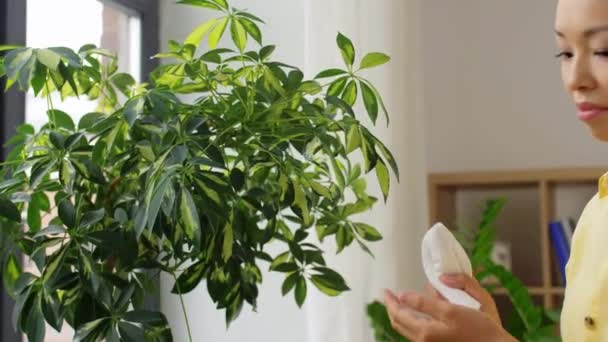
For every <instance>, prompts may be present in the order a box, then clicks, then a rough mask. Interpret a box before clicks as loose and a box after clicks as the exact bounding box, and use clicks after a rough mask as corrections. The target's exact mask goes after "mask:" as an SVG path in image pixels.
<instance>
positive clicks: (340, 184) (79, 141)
mask: <svg viewBox="0 0 608 342" xmlns="http://www.w3.org/2000/svg"><path fill="white" fill-rule="evenodd" d="M179 2H180V3H182V4H187V5H192V6H198V7H204V8H207V9H211V10H215V11H218V12H220V13H221V16H220V17H219V18H216V19H212V20H210V21H208V22H206V23H204V24H202V25H200V26H199V27H197V28H196V29H195V30H194V31H193V32H192V33H191V34H190V35H189V36H188V37H187V38H186V40H185V41H184V42H183V43H179V42H176V41H171V42H170V43H169V51H168V52H166V53H161V54H159V55H157V56H156V57H157V58H163V59H167V60H168V62H167V63H166V64H163V65H161V66H160V67H158V68H157V69H156V70H155V71H154V72H153V73H152V74H151V75H150V82H149V83H143V84H137V83H136V82H135V80H134V79H133V77H131V76H130V75H128V74H125V73H121V72H119V71H118V70H117V62H116V57H115V56H114V55H113V54H112V53H111V52H109V51H106V50H103V49H99V48H97V47H95V46H93V45H85V46H83V47H82V48H81V49H80V50H78V51H73V50H71V49H68V48H64V47H51V48H42V49H38V48H29V47H10V46H4V47H2V48H1V50H3V51H5V54H4V55H3V57H0V59H1V60H0V62H1V63H0V75H2V76H4V78H5V79H6V88H7V89H8V88H10V87H19V88H20V90H22V91H27V90H28V89H31V91H33V93H34V94H35V95H36V96H40V97H43V98H46V99H47V101H48V111H47V115H48V122H47V123H46V124H45V125H44V126H42V127H41V128H40V129H39V130H34V128H33V127H31V126H29V125H22V126H21V127H19V128H18V129H17V132H16V134H15V136H14V137H13V138H12V139H11V140H10V141H9V145H10V146H11V147H12V152H11V153H10V154H9V156H8V158H7V159H6V161H4V162H3V163H2V169H1V171H0V177H1V178H0V217H1V218H2V219H1V221H0V234H1V237H2V240H1V241H2V260H3V263H2V265H3V279H4V285H5V288H6V289H7V291H8V293H9V294H10V295H11V296H13V298H14V299H15V300H16V307H15V318H16V320H15V324H16V328H17V329H18V330H19V331H21V332H23V333H25V334H26V335H27V337H28V339H29V340H30V341H42V340H43V338H44V335H45V322H47V323H49V324H50V325H51V326H52V327H53V328H54V329H57V330H60V329H61V327H62V325H63V324H64V323H67V324H69V325H70V326H72V327H73V328H74V329H75V331H76V333H75V337H74V338H75V340H76V341H100V340H103V339H105V340H106V341H118V340H129V341H142V340H146V341H166V340H171V339H172V337H171V336H172V335H171V329H170V327H169V326H168V323H167V320H166V318H165V317H164V316H163V314H162V313H159V312H150V311H146V310H144V309H143V307H142V301H143V297H144V295H145V294H146V292H147V291H148V290H149V283H150V279H151V278H152V277H154V276H155V275H158V274H159V273H166V274H169V275H171V276H172V277H174V278H175V286H174V288H173V293H175V294H177V295H181V294H183V293H187V292H188V291H191V290H192V289H194V288H195V287H196V286H198V285H199V284H200V282H201V281H202V280H203V279H204V280H205V281H206V285H207V288H208V292H209V295H210V296H211V298H212V299H213V301H214V302H215V303H217V307H218V309H224V310H225V313H226V321H227V322H230V321H232V320H233V319H235V318H236V317H237V316H238V313H239V311H240V310H241V308H242V306H243V305H244V304H245V303H248V304H249V305H251V306H253V307H255V306H256V298H257V296H258V285H259V284H260V283H261V282H262V271H261V269H262V268H266V267H269V269H270V270H271V271H276V272H283V273H285V281H284V283H283V287H282V292H283V294H284V295H285V294H287V293H288V292H290V291H292V290H293V292H294V296H295V300H296V302H297V304H298V305H302V303H303V302H304V300H305V297H306V293H307V288H308V287H309V284H313V285H315V286H316V287H317V288H318V289H319V290H321V291H322V292H324V293H326V294H328V295H331V296H334V295H338V294H340V293H341V292H343V291H346V290H348V286H347V284H346V282H345V280H344V279H343V278H342V276H340V275H339V274H338V273H337V272H335V271H333V270H332V269H331V268H330V267H329V266H328V265H326V263H325V260H324V257H323V251H322V250H321V248H319V246H318V243H317V242H316V241H317V240H323V239H324V238H327V237H329V236H332V237H333V238H335V241H336V244H337V250H338V252H340V251H341V250H342V249H343V248H345V247H347V246H349V245H351V243H353V242H357V244H359V245H360V246H361V247H362V248H363V249H365V250H366V251H368V252H369V250H368V249H367V247H366V244H365V243H366V242H367V241H376V240H379V239H381V235H380V233H379V232H378V231H377V230H376V229H375V228H374V227H372V226H370V225H368V224H365V223H361V222H356V221H354V218H353V215H356V214H358V213H361V212H364V211H367V210H369V209H370V208H371V207H372V206H373V205H374V203H375V202H376V201H377V199H376V198H375V197H373V196H370V195H369V194H368V192H367V190H366V182H365V177H366V174H368V173H369V172H372V171H374V172H375V175H376V177H377V180H378V182H379V184H380V188H381V189H382V193H383V195H384V199H385V200H386V197H387V196H388V193H389V185H390V175H389V169H392V171H393V172H394V174H395V175H397V172H398V171H397V165H396V162H395V160H394V158H393V156H392V155H391V152H390V151H389V150H388V149H387V148H386V147H385V145H384V144H383V143H382V142H381V140H380V139H378V138H377V137H375V136H374V135H373V134H372V132H371V131H370V130H369V129H368V128H367V127H365V126H364V125H362V124H361V122H360V119H362V117H361V115H365V114H362V113H365V112H366V113H367V115H368V116H369V118H371V120H372V121H373V122H374V123H375V122H376V119H377V117H378V114H379V113H384V114H385V115H386V109H385V106H384V104H383V102H382V98H381V96H380V94H379V93H378V91H377V90H376V88H375V87H374V86H373V85H372V83H370V82H369V81H368V80H366V79H365V78H364V77H363V75H362V72H361V71H363V70H364V69H368V68H371V67H375V66H377V65H381V64H384V63H386V62H388V60H389V57H388V56H386V55H384V54H382V53H369V54H366V55H365V56H364V57H363V58H362V59H361V60H360V62H357V63H356V58H355V48H354V47H353V44H352V42H351V41H350V40H349V39H348V38H347V37H345V36H344V35H342V34H338V37H337V44H338V46H339V49H340V52H341V54H342V57H343V59H344V62H345V66H344V68H341V69H329V70H324V71H321V72H320V73H319V74H318V75H317V76H316V77H315V78H314V79H305V77H304V75H303V73H302V72H301V71H300V70H299V69H298V68H296V67H293V66H290V65H288V64H285V63H281V62H279V61H275V60H273V59H272V53H273V50H274V46H265V45H263V41H262V33H261V30H260V29H259V24H260V23H262V20H261V19H259V18H258V17H256V16H254V15H253V14H250V13H248V12H246V11H242V10H239V9H236V8H234V7H231V6H230V5H229V4H228V3H227V2H226V1H225V0H182V1H179ZM224 34H226V35H228V34H229V35H230V38H231V41H232V43H233V44H234V48H233V49H229V48H217V45H218V43H219V41H220V39H221V38H222V36H223V35H224ZM205 36H208V42H209V45H210V50H208V51H206V52H204V53H202V54H197V53H196V51H197V48H198V46H199V44H200V43H201V41H202V40H203V38H204V37H205ZM249 38H252V39H253V40H254V41H255V42H257V43H258V44H259V46H260V48H259V49H255V50H248V49H247V47H248V41H250V40H251V39H249ZM249 45H252V44H249ZM53 93H60V94H61V96H62V97H63V98H65V97H71V96H78V97H82V98H88V99H91V100H97V101H98V102H99V109H98V111H97V112H94V113H88V114H86V115H84V117H82V119H81V120H80V121H79V122H78V123H75V122H73V120H72V118H71V117H70V115H69V114H67V112H69V108H62V107H61V104H60V103H53V101H52V98H51V94H53ZM184 94H191V95H195V96H196V100H194V101H191V102H187V101H185V100H183V99H182V97H181V95H184ZM358 99H360V102H361V103H362V104H363V106H362V108H364V109H365V111H363V110H361V111H360V112H359V113H355V109H353V106H354V105H355V103H356V102H357V100H358ZM64 110H65V111H64ZM361 112H362V113H361ZM387 123H388V120H387ZM355 151H359V152H360V153H361V154H362V156H363V159H362V160H363V163H362V164H363V165H359V164H358V163H354V162H352V161H351V159H352V158H351V157H352V154H351V153H353V152H355ZM351 194H352V195H351ZM315 235H316V236H315ZM271 242H273V243H281V244H282V245H283V246H284V252H283V253H281V254H279V255H269V254H268V253H267V252H266V251H265V248H264V247H265V246H267V245H268V244H269V243H271ZM22 254H23V255H26V256H27V257H29V258H31V260H33V262H34V263H35V265H36V268H37V272H25V271H23V270H22V269H21V266H20V262H19V258H20V257H19V256H20V255H22ZM182 304H183V302H182ZM184 313H185V310H184ZM186 322H187V317H186ZM188 330H189V328H188ZM190 339H191V340H192V336H190Z"/></svg>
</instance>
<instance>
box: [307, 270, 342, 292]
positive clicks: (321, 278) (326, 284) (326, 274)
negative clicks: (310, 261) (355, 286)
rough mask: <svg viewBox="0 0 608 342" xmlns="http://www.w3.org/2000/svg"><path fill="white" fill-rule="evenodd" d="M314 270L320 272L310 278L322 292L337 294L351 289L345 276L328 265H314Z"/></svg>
mask: <svg viewBox="0 0 608 342" xmlns="http://www.w3.org/2000/svg"><path fill="white" fill-rule="evenodd" d="M313 270H314V271H316V272H319V273H318V274H314V275H312V276H311V277H310V280H311V281H312V283H313V284H314V285H315V286H316V287H317V288H318V289H319V290H321V292H323V293H325V294H327V295H329V296H337V295H338V294H340V293H342V292H344V291H349V290H350V288H349V287H348V286H347V285H346V282H345V281H344V278H342V276H341V275H340V274H338V273H337V272H335V271H333V270H331V269H329V268H327V267H314V268H313Z"/></svg>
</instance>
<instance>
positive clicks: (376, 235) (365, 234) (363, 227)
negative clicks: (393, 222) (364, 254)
mask: <svg viewBox="0 0 608 342" xmlns="http://www.w3.org/2000/svg"><path fill="white" fill-rule="evenodd" d="M353 225H354V226H355V231H356V232H357V234H359V236H361V237H362V238H363V239H365V240H367V241H379V240H382V235H381V234H380V232H378V230H376V228H374V227H372V226H370V225H368V224H365V223H360V222H359V223H353Z"/></svg>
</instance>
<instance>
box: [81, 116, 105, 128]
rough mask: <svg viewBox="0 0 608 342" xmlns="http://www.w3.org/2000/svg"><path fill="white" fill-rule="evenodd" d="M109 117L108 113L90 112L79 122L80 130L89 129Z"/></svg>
mask: <svg viewBox="0 0 608 342" xmlns="http://www.w3.org/2000/svg"><path fill="white" fill-rule="evenodd" d="M107 118H108V115H106V114H104V113H96V112H93V113H88V114H85V115H84V116H83V117H82V118H81V119H80V121H79V122H78V130H84V131H88V130H89V129H91V128H93V127H95V126H96V125H98V124H99V123H101V122H103V121H104V120H106V119H107Z"/></svg>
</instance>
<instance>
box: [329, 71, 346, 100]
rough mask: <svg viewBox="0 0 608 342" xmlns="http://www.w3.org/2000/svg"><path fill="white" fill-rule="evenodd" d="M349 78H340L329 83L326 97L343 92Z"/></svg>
mask: <svg viewBox="0 0 608 342" xmlns="http://www.w3.org/2000/svg"><path fill="white" fill-rule="evenodd" d="M348 79H349V77H348V76H345V77H341V78H338V79H336V80H335V81H333V82H331V84H330V85H329V88H328V89H327V95H328V96H338V95H339V94H341V93H342V91H344V87H345V86H346V82H348Z"/></svg>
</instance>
